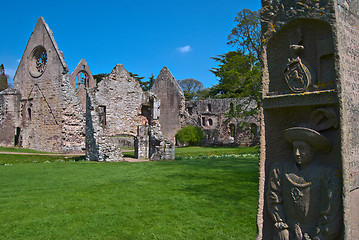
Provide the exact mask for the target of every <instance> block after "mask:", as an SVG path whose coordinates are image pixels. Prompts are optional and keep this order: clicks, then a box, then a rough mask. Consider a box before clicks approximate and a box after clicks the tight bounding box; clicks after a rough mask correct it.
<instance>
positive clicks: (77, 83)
mask: <svg viewBox="0 0 359 240" xmlns="http://www.w3.org/2000/svg"><path fill="white" fill-rule="evenodd" d="M70 84H71V86H72V87H73V88H74V89H75V92H76V95H77V97H78V98H79V100H80V101H81V104H82V106H83V112H84V113H85V112H86V89H87V88H94V87H96V81H95V79H94V78H93V76H92V73H91V70H90V67H89V65H88V64H87V62H86V60H85V59H81V61H80V62H79V64H78V65H77V66H76V68H75V69H74V71H73V72H72V73H71V75H70Z"/></svg>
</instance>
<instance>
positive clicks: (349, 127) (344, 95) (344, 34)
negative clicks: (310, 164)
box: [335, 0, 359, 239]
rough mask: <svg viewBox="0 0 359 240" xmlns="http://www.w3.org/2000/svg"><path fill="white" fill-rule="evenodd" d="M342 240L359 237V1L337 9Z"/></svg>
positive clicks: (342, 3) (341, 2)
mask: <svg viewBox="0 0 359 240" xmlns="http://www.w3.org/2000/svg"><path fill="white" fill-rule="evenodd" d="M336 17H337V25H336V28H335V34H336V36H337V38H338V49H337V51H338V56H339V62H338V66H337V68H338V69H339V79H340V80H339V81H338V82H339V87H338V88H339V99H340V114H341V117H342V119H341V129H342V144H341V145H342V159H343V160H342V161H343V163H342V164H343V176H344V187H343V192H344V199H343V202H344V223H345V239H355V238H358V236H359V222H358V219H359V210H358V208H357V204H358V201H359V135H358V133H357V129H359V121H358V118H359V92H358V89H359V82H358V79H359V47H358V46H359V1H357V0H356V1H338V3H337V6H336Z"/></svg>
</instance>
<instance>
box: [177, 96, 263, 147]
mask: <svg viewBox="0 0 359 240" xmlns="http://www.w3.org/2000/svg"><path fill="white" fill-rule="evenodd" d="M241 102H242V101H241V100H238V99H207V100H193V101H187V102H186V111H185V114H184V115H183V121H182V125H183V126H185V125H194V126H199V127H201V128H202V129H203V130H204V132H205V135H206V138H205V142H204V144H205V145H233V146H252V145H255V144H257V142H258V124H259V123H258V119H257V118H256V117H255V116H246V117H244V118H243V119H241V118H238V117H229V116H228V112H229V111H230V110H231V109H232V110H233V108H235V107H236V105H237V104H240V103H241ZM251 107H252V108H253V107H255V103H252V104H251ZM243 122H245V123H247V125H248V126H242V125H243V124H242V123H243Z"/></svg>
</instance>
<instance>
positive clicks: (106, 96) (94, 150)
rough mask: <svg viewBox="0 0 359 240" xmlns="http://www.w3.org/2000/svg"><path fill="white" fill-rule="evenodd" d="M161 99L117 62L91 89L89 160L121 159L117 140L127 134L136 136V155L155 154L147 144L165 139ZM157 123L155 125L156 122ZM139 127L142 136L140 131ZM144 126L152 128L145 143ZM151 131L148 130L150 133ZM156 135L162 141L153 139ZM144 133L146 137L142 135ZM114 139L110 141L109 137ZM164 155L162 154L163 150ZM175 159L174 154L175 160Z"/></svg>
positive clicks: (87, 116) (87, 113)
mask: <svg viewBox="0 0 359 240" xmlns="http://www.w3.org/2000/svg"><path fill="white" fill-rule="evenodd" d="M159 105H160V104H159V101H158V100H157V97H156V96H155V95H153V94H152V93H148V92H144V91H143V90H142V88H141V87H140V84H139V83H138V81H136V80H135V79H134V78H133V77H131V76H130V74H129V73H128V72H127V71H126V70H125V68H124V67H123V65H121V64H118V65H116V66H115V68H114V69H113V70H112V72H111V74H110V75H109V76H108V77H106V78H104V79H103V80H102V81H101V82H100V83H99V84H98V86H97V88H94V89H88V96H87V111H86V126H87V127H86V143H87V148H86V152H87V159H88V160H91V161H122V160H123V158H122V155H121V154H120V153H118V152H120V148H121V146H120V142H119V141H115V140H114V139H116V138H118V137H120V136H123V135H127V136H133V139H134V138H135V137H137V140H138V141H137V142H136V147H137V148H139V149H137V150H136V153H137V157H140V158H149V157H151V156H152V155H153V152H154V151H152V152H151V148H150V147H149V146H148V144H150V145H151V144H152V145H153V144H155V146H159V144H160V143H161V141H164V138H163V137H162V133H161V131H160V126H158V125H157V122H158V116H159ZM155 122H156V124H155V125H156V126H155V127H153V126H154V123H155ZM138 128H139V130H140V131H139V136H137V130H138ZM145 129H149V131H150V132H151V134H149V139H148V141H149V142H148V143H146V139H144V138H146V136H145V135H144V133H145V131H146V130H145ZM147 134H148V133H147ZM153 134H156V136H158V139H160V140H159V141H156V142H154V141H151V136H152V135H153ZM142 136H143V139H141V137H142ZM109 139H111V141H110V140H109ZM161 154H162V153H161ZM173 159H174V156H173V158H172V160H173Z"/></svg>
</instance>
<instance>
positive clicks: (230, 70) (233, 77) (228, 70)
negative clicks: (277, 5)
mask: <svg viewBox="0 0 359 240" xmlns="http://www.w3.org/2000/svg"><path fill="white" fill-rule="evenodd" d="M234 21H235V22H237V25H236V27H234V28H233V29H232V31H231V33H230V34H229V36H228V42H227V44H228V45H230V46H232V47H236V50H235V51H229V52H228V53H225V54H222V55H219V56H216V57H212V59H213V60H215V61H216V62H218V63H219V65H218V67H217V68H212V69H211V70H210V71H211V72H212V73H213V74H214V75H215V76H216V77H217V78H218V80H219V81H218V84H216V85H215V86H213V87H212V88H211V89H210V90H209V95H210V96H212V97H215V98H240V99H241V101H237V103H238V102H239V103H238V104H237V105H236V106H233V107H231V109H230V111H229V114H228V117H244V116H253V117H257V116H258V113H259V106H260V101H261V78H260V76H261V69H260V61H259V59H260V50H261V46H260V45H261V43H260V36H261V32H260V14H259V11H251V10H249V9H243V10H242V11H240V12H238V13H237V16H236V17H235V20H234Z"/></svg>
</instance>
